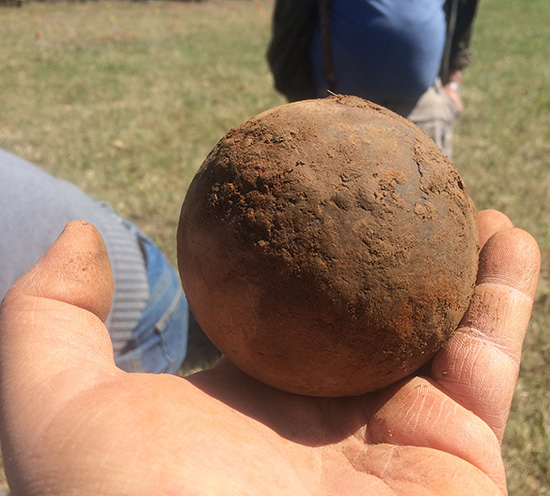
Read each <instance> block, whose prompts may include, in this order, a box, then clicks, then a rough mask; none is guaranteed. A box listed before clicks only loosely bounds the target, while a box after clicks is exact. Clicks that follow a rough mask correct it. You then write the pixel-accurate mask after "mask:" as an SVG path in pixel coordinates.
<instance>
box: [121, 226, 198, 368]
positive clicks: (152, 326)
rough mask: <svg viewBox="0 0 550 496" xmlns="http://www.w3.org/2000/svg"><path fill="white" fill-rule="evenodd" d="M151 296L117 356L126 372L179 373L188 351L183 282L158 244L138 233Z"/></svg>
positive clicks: (186, 312)
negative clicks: (144, 258) (128, 340)
mask: <svg viewBox="0 0 550 496" xmlns="http://www.w3.org/2000/svg"><path fill="white" fill-rule="evenodd" d="M137 235H138V239H139V241H140V243H141V246H142V249H143V251H144V254H145V255H146V259H147V260H146V261H147V280H148V283H149V290H150V296H149V299H148V300H147V303H146V306H145V309H144V311H143V313H142V314H141V317H140V319H139V320H138V322H137V325H136V327H135V329H134V331H133V333H132V337H131V340H130V343H129V344H128V346H126V347H125V349H124V350H122V352H121V354H120V355H119V356H118V357H115V361H116V364H117V365H118V366H119V367H120V368H121V369H123V370H126V371H127V372H150V373H161V372H164V373H172V374H173V373H176V372H177V371H178V369H179V367H180V365H181V364H182V362H183V360H184V359H185V354H186V352H187V334H188V327H189V307H188V305H187V300H186V298H185V295H184V294H183V290H182V287H181V283H180V279H179V276H178V274H177V273H176V271H175V269H174V268H173V267H172V265H171V264H170V263H169V262H168V260H167V259H166V257H165V256H164V254H163V253H162V252H161V251H160V250H159V249H158V248H157V247H156V246H155V244H154V243H153V242H152V241H151V240H150V239H148V238H147V237H146V236H144V235H143V234H142V233H141V232H139V231H137Z"/></svg>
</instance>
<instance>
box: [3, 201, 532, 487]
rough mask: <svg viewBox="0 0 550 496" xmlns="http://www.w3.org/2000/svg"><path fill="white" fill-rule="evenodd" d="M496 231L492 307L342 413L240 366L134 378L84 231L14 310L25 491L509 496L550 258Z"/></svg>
mask: <svg viewBox="0 0 550 496" xmlns="http://www.w3.org/2000/svg"><path fill="white" fill-rule="evenodd" d="M479 224H480V234H481V239H482V242H483V243H485V242H486V244H485V247H484V249H483V251H482V253H481V256H480V269H479V277H478V283H477V287H476V291H475V295H474V297H473V300H472V303H471V305H470V307H469V309H468V312H467V313H466V315H465V316H464V319H463V320H462V323H461V325H460V328H459V329H458V331H457V332H456V333H455V334H454V335H453V337H452V338H451V339H450V341H449V342H448V343H447V344H446V346H445V347H444V348H443V349H442V350H441V351H440V352H439V353H438V354H437V355H436V357H435V359H434V360H433V362H432V364H431V370H429V372H428V373H427V375H426V376H423V377H421V376H415V377H409V378H407V379H405V380H403V381H401V382H399V383H398V384H395V385H393V386H391V387H389V388H387V389H385V390H382V391H379V392H376V393H371V394H367V395H363V396H359V397H354V398H332V399H329V398H314V397H304V396H297V395H292V394H288V393H284V392H282V391H278V390H275V389H272V388H270V387H269V386H266V385H264V384H262V383H260V382H258V381H256V380H254V379H252V378H251V377H249V376H247V375H245V374H244V373H242V372H241V371H239V370H238V369H237V368H235V367H234V366H232V365H231V364H230V363H229V362H227V361H226V360H225V359H223V358H222V359H221V360H220V361H219V362H218V364H216V365H215V366H214V367H213V368H212V369H210V370H207V371H204V372H201V373H198V374H195V375H194V376H192V377H190V378H189V379H183V378H180V377H176V376H171V375H149V374H127V373H125V372H122V371H121V370H119V369H117V368H116V367H115V365H114V361H113V358H112V350H111V347H110V341H109V336H108V333H107V331H106V330H105V328H104V326H103V324H102V321H101V319H102V318H104V317H105V316H106V315H107V312H108V309H109V302H110V298H111V295H110V291H111V290H110V287H111V286H110V285H111V281H110V268H109V263H108V259H107V257H106V252H105V249H104V247H103V245H102V243H101V240H100V238H99V236H98V234H97V232H96V231H95V229H94V228H93V227H91V226H90V225H86V224H83V223H72V224H70V225H69V226H68V227H67V228H66V230H65V231H64V233H63V234H62V235H61V236H60V238H59V239H58V241H57V242H56V244H55V245H54V246H53V247H52V249H51V250H50V251H49V252H48V253H47V254H46V256H45V257H44V258H43V259H42V260H41V261H40V262H39V263H38V264H37V265H36V266H35V267H34V268H33V269H32V270H31V271H30V272H29V273H28V274H27V275H26V276H24V277H23V278H22V279H21V280H20V281H19V282H18V283H17V285H16V286H15V287H14V288H13V289H12V290H11V291H10V293H9V294H8V295H7V297H6V300H5V301H4V304H3V306H2V309H1V313H0V329H1V332H0V394H1V395H2V396H1V400H2V401H1V403H0V408H1V410H0V413H1V417H0V418H1V426H0V427H1V431H0V434H1V443H2V450H3V454H4V465H5V469H6V474H7V477H8V481H9V484H10V488H11V491H12V494H13V495H14V496H17V495H20V494H23V495H25V496H32V495H39V494H40V495H43V494H47V493H48V494H56V495H68V494H79V495H88V494H89V495H92V494H93V495H102V494H105V495H126V494H128V495H149V494H155V495H157V494H176V495H185V494H193V495H208V496H211V495H214V496H215V495H218V494H224V495H239V496H242V495H257V494H262V495H277V496H282V495H286V494H288V495H331V496H333V495H339V494H342V495H350V494H353V495H361V494H368V495H407V496H414V495H423V496H425V495H429V494H434V495H435V494H437V495H441V494H445V495H460V494H464V495H468V496H470V495H471V494H476V495H502V494H506V482H505V475H504V469H503V464H502V458H501V454H500V442H501V440H502V434H503V431H504V427H505V425H506V421H507V416H508V413H509V409H510V403H511V399H512V395H513V391H514V387H515V383H516V378H517V374H518V369H519V359H520V352H521V344H522V341H523V337H524V333H525V330H526V327H527V324H528V321H529V318H530V313H531V305H532V301H533V295H534V291H535V288H536V282H537V276H538V270H539V264H540V256H539V252H538V248H537V246H536V243H535V241H534V240H533V239H532V238H531V237H530V236H529V235H528V234H527V233H525V232H523V231H521V230H518V229H511V223H510V221H509V220H508V219H507V218H506V217H504V216H503V215H502V214H499V213H497V212H494V211H486V212H481V213H480V216H479ZM320 366H322V364H320Z"/></svg>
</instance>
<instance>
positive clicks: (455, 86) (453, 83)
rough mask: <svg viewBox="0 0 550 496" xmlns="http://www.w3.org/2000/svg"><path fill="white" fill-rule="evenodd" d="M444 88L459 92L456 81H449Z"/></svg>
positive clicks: (458, 84)
mask: <svg viewBox="0 0 550 496" xmlns="http://www.w3.org/2000/svg"><path fill="white" fill-rule="evenodd" d="M446 86H448V87H449V88H452V89H453V90H455V91H458V92H460V83H457V82H456V81H449V82H448V83H447V85H446Z"/></svg>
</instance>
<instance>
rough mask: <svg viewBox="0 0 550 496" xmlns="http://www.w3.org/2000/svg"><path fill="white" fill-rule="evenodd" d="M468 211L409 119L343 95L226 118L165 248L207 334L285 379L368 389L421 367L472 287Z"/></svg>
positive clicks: (291, 386) (324, 391)
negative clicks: (232, 123) (232, 121)
mask: <svg viewBox="0 0 550 496" xmlns="http://www.w3.org/2000/svg"><path fill="white" fill-rule="evenodd" d="M478 251H479V243H478V234H477V215H476V210H475V207H474V205H473V203H472V201H471V199H470V197H469V196H468V194H467V192H466V190H465V186H464V184H463V181H462V179H461V177H460V175H459V173H458V172H457V170H456V169H455V168H454V167H453V165H452V164H451V163H450V161H449V160H448V159H447V158H446V157H445V156H444V155H443V153H442V152H441V151H440V149H439V148H438V147H437V146H436V145H435V144H434V142H433V141H432V140H431V139H430V138H429V137H428V136H427V135H426V134H425V133H423V132H422V131H421V130H420V129H419V128H417V127H416V126H414V125H413V124H411V123H410V122H408V121H407V120H406V119H403V118H401V117H399V116H397V115H396V114H394V113H392V112H390V111H388V110H386V109H384V108H382V107H380V106H378V105H375V104H372V103H370V102H368V101H366V100H363V99H360V98H355V97H343V96H334V97H330V98H327V99H322V100H310V101H304V102H297V103H292V104H288V105H283V106H281V107H277V108H275V109H272V110H270V111H267V112H264V113H262V114H260V115H258V116H256V117H254V118H252V119H250V120H248V121H247V122H245V123H243V124H241V125H240V126H238V127H236V128H235V129H233V130H231V131H230V132H228V133H227V134H226V136H224V137H223V138H222V139H221V140H220V142H219V143H218V144H217V145H216V147H215V148H214V149H213V150H212V151H211V152H210V154H209V155H208V157H207V158H206V160H205V161H204V163H203V164H202V166H201V167H200V169H199V171H198V173H197V175H196V176H195V178H194V179H193V181H192V183H191V185H190V188H189V190H188V192H187V195H186V198H185V201H184V204H183V207H182V212H181V217H180V225H179V229H178V260H179V267H180V274H181V276H182V281H183V286H184V290H185V293H186V295H187V298H188V301H189V304H190V307H191V309H192V311H193V313H194V314H195V316H196V318H197V320H198V321H199V323H200V325H201V326H202V328H203V329H204V331H205V332H206V334H207V335H208V336H209V337H210V339H211V340H212V341H213V342H214V344H216V346H218V348H219V349H220V350H221V351H222V352H223V353H224V354H225V355H226V356H227V357H228V358H229V359H230V360H231V361H233V362H234V363H235V364H236V365H237V366H238V367H240V368H241V369H242V370H243V371H245V372H247V373H248V374H250V375H252V376H253V377H256V378H257V379H259V380H261V381H263V382H265V383H267V384H269V385H271V386H274V387H276V388H280V389H283V390H286V391H289V392H293V393H299V394H307V395H316V396H347V395H357V394H362V393H365V392H369V391H374V390H377V389H380V388H382V387H385V386H387V385H389V384H392V383H394V382H396V381H397V380H399V379H401V378H403V377H405V376H407V375H409V374H411V373H412V372H414V371H415V370H417V369H418V368H419V367H421V366H422V365H424V364H425V363H426V362H427V361H428V360H429V359H430V358H431V357H432V356H433V355H434V353H435V352H436V351H437V350H439V349H440V347H441V346H442V345H443V344H444V343H445V341H446V340H447V339H448V338H449V336H450V335H451V333H452V332H453V331H454V330H455V329H456V327H457V324H458V323H459V321H460V319H461V318H462V316H463V314H464V312H465V310H466V308H467V306H468V303H469V300H470V297H471V295H472V292H473V288H474V283H475V279H476V273H477V260H478Z"/></svg>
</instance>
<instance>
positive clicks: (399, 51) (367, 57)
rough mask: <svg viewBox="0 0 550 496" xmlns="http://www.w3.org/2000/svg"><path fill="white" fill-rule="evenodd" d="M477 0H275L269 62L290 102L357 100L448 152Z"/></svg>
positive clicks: (279, 86)
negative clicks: (392, 115) (396, 117)
mask: <svg viewBox="0 0 550 496" xmlns="http://www.w3.org/2000/svg"><path fill="white" fill-rule="evenodd" d="M477 3H478V2H477V0H446V1H445V0H415V1H412V2H402V1H399V0H304V1H303V3H301V5H299V6H298V5H297V2H294V1H293V0H277V2H276V5H275V9H274V14H273V34H272V39H271V42H270V46H269V49H268V60H269V62H270V66H271V69H272V71H273V74H274V77H275V85H276V87H277V88H278V89H279V91H281V92H282V93H283V94H285V95H286V96H287V98H288V99H289V100H290V101H293V100H297V99H304V98H315V97H324V96H327V94H328V93H327V92H328V90H330V91H332V92H335V93H340V94H349V95H356V96H360V97H362V98H366V99H368V100H371V101H373V102H375V103H378V104H380V105H382V106H384V107H386V108H389V109H390V110H393V111H394V112H396V113H398V114H400V115H402V116H404V117H406V118H408V119H409V120H411V121H412V122H414V123H415V124H417V125H418V126H419V127H420V128H422V129H423V130H424V131H425V132H426V133H427V134H428V135H430V136H431V137H432V138H433V139H434V140H435V142H436V143H437V144H438V145H439V146H440V148H441V149H442V150H443V152H444V153H446V154H447V155H448V156H449V157H450V156H451V154H452V131H453V128H454V125H455V123H456V120H457V118H458V116H459V114H460V113H461V112H462V108H463V107H462V100H461V94H460V86H461V84H462V79H463V70H464V69H465V68H466V67H467V65H468V64H469V63H470V59H471V50H470V39H471V35H472V30H473V25H474V20H475V15H476V11H477Z"/></svg>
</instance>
